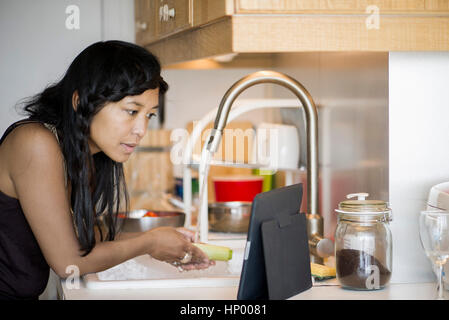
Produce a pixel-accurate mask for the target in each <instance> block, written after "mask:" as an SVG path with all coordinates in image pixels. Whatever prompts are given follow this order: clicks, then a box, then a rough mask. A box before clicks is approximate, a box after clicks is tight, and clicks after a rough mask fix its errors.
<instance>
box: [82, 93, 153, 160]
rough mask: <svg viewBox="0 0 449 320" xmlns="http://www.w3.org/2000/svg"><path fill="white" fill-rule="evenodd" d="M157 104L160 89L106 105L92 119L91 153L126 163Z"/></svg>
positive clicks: (142, 134)
mask: <svg viewBox="0 0 449 320" xmlns="http://www.w3.org/2000/svg"><path fill="white" fill-rule="evenodd" d="M158 103H159V88H157V89H149V90H147V91H145V92H143V93H142V94H140V95H137V96H127V97H125V98H123V99H122V100H120V101H118V102H110V103H107V104H106V105H105V106H104V107H103V108H102V109H101V110H100V111H99V112H98V113H97V114H96V115H95V116H94V117H93V119H92V123H91V126H90V137H89V148H90V153H91V154H94V153H97V152H100V151H102V152H104V153H105V154H106V155H107V156H108V157H109V158H111V159H112V160H114V161H116V162H125V161H126V160H128V158H129V156H130V155H131V153H132V152H133V150H134V149H135V148H136V146H137V145H138V144H139V142H140V140H141V139H142V138H143V136H144V135H145V133H146V131H147V126H148V121H149V120H150V118H151V117H153V116H155V115H156V112H157V107H158Z"/></svg>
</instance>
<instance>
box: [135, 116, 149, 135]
mask: <svg viewBox="0 0 449 320" xmlns="http://www.w3.org/2000/svg"><path fill="white" fill-rule="evenodd" d="M146 131H147V121H146V120H145V119H137V120H136V122H135V123H134V126H133V130H132V133H133V134H135V135H137V136H138V137H139V138H140V139H142V138H143V136H144V135H145V133H146Z"/></svg>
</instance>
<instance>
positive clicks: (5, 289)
mask: <svg viewBox="0 0 449 320" xmlns="http://www.w3.org/2000/svg"><path fill="white" fill-rule="evenodd" d="M30 122H37V121H31V120H21V121H18V122H16V123H14V124H12V125H11V126H10V127H8V129H6V132H5V133H4V134H3V137H2V138H1V140H0V144H2V142H3V140H4V139H5V138H6V136H7V135H8V134H9V133H10V132H11V131H12V130H13V129H14V128H16V127H17V126H19V125H21V124H25V123H30ZM49 272H50V267H49V266H48V264H47V262H46V261H45V258H44V256H43V254H42V251H41V249H40V248H39V245H38V243H37V241H36V238H35V237H34V234H33V232H32V230H31V228H30V226H29V224H28V222H27V220H26V218H25V215H24V214H23V211H22V207H21V206H20V202H19V200H18V199H15V198H12V197H10V196H7V195H6V194H4V193H3V192H2V191H1V190H0V300H5V299H7V300H10V299H33V300H35V299H38V297H39V295H40V294H41V293H42V292H43V291H44V290H45V287H46V286H47V282H48V276H49Z"/></svg>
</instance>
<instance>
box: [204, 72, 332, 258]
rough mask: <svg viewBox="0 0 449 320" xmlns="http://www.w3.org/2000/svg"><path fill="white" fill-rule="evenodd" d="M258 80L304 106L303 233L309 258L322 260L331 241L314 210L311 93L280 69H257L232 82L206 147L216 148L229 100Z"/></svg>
mask: <svg viewBox="0 0 449 320" xmlns="http://www.w3.org/2000/svg"><path fill="white" fill-rule="evenodd" d="M259 83H274V84H279V85H281V86H283V87H285V88H287V89H289V90H290V91H292V92H293V93H294V94H295V95H296V97H297V98H298V99H299V100H300V101H301V103H302V106H303V107H304V110H305V115H306V124H307V181H308V183H307V212H306V218H307V219H306V220H307V233H308V239H309V248H310V253H311V256H310V259H311V262H315V263H322V262H323V258H325V257H328V256H330V255H332V254H333V251H334V245H333V242H332V241H331V240H329V239H325V238H323V229H324V228H323V218H322V217H321V215H320V214H319V213H318V114H317V109H316V106H315V103H314V102H313V99H312V96H311V95H310V94H309V92H308V91H307V90H306V89H305V88H304V87H303V86H302V85H301V84H300V83H299V82H298V81H296V80H295V79H293V78H291V77H289V76H287V75H285V74H283V73H279V72H275V71H258V72H254V73H252V74H249V75H247V76H246V77H244V78H242V79H240V80H239V81H237V82H236V83H234V85H232V86H231V87H230V88H229V89H228V91H226V93H225V95H224V96H223V98H222V100H221V102H220V106H219V108H218V112H217V116H216V118H215V123H214V128H213V130H212V133H211V135H210V138H209V141H208V144H207V149H208V150H209V151H210V152H211V153H215V152H216V151H217V149H218V146H219V144H220V141H221V137H222V135H223V130H224V128H225V126H226V122H227V119H228V115H229V112H230V110H231V106H232V104H233V102H234V101H235V100H236V99H237V97H238V96H239V95H240V94H241V93H242V92H243V91H244V90H246V89H248V88H249V87H252V86H254V85H256V84H259Z"/></svg>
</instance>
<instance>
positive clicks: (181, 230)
mask: <svg viewBox="0 0 449 320" xmlns="http://www.w3.org/2000/svg"><path fill="white" fill-rule="evenodd" d="M176 231H178V232H179V233H181V234H182V235H183V236H184V237H186V239H187V240H189V241H190V242H193V241H194V240H195V232H193V231H192V230H189V229H187V228H182V227H181V228H176Z"/></svg>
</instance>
